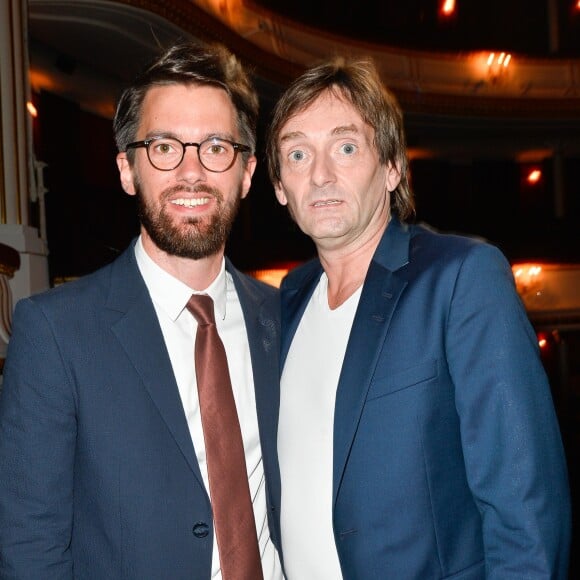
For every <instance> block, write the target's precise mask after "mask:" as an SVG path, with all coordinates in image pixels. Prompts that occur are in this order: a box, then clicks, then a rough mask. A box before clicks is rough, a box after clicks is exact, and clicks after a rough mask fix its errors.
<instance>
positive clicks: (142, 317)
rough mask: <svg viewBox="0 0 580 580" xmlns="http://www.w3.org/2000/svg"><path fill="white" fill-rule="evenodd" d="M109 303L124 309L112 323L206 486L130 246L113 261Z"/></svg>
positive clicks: (147, 293)
mask: <svg viewBox="0 0 580 580" xmlns="http://www.w3.org/2000/svg"><path fill="white" fill-rule="evenodd" d="M107 307H108V308H110V309H112V310H116V311H118V312H120V313H123V316H122V317H121V318H119V319H118V320H117V322H115V324H113V326H112V331H113V333H114V334H115V336H116V337H117V339H118V340H119V343H120V345H121V346H122V348H123V349H124V351H125V353H126V354H127V356H128V357H129V358H130V359H131V361H132V363H133V366H134V367H135V370H136V372H137V374H138V375H139V378H140V380H141V382H142V384H143V386H144V387H145V390H146V391H147V393H148V394H149V396H150V397H151V400H152V401H153V403H154V404H155V406H156V407H157V409H158V411H159V413H160V415H161V417H162V418H163V420H164V422H165V424H166V425H167V428H168V429H169V431H170V432H171V434H172V436H173V438H174V439H175V442H176V444H177V445H178V447H179V449H180V450H181V453H182V454H183V456H184V458H185V460H186V461H187V463H188V464H189V466H190V468H191V470H192V471H193V473H194V475H195V476H196V477H197V479H198V480H199V483H200V485H201V486H202V487H204V483H203V479H202V477H201V472H200V470H199V465H198V463H197V458H196V455H195V450H194V448H193V443H192V441H191V435H190V433H189V428H188V426H187V420H186V418H185V413H184V411H183V405H182V403H181V398H180V396H179V390H178V387H177V383H176V381H175V376H174V374H173V369H172V367H171V361H170V359H169V354H168V353H167V348H166V346H165V341H164V340H163V334H162V332H161V327H160V326H159V321H158V319H157V314H156V313H155V308H154V306H153V303H152V301H151V298H150V297H149V292H148V291H147V287H146V286H145V282H144V281H143V279H142V278H141V274H140V273H139V269H138V267H137V262H136V260H135V256H134V250H133V246H131V247H130V248H129V249H128V250H127V252H125V254H124V255H123V256H121V257H120V258H119V260H117V262H116V263H115V264H114V265H113V273H112V276H111V291H110V295H109V300H108V303H107Z"/></svg>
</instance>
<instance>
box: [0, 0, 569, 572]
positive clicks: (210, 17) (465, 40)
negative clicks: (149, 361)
mask: <svg viewBox="0 0 580 580" xmlns="http://www.w3.org/2000/svg"><path fill="white" fill-rule="evenodd" d="M187 38H198V39H202V40H206V41H221V42H223V43H225V44H226V45H227V46H229V47H230V49H232V50H233V51H234V52H235V53H236V54H237V55H238V56H239V57H240V59H241V60H242V61H243V62H244V63H245V64H246V65H247V66H248V67H249V68H250V69H251V71H252V73H253V77H254V80H255V82H256V86H257V87H258V90H259V93H260V102H261V115H260V126H259V144H258V158H259V161H260V163H259V167H258V170H257V172H256V175H255V178H254V181H253V185H252V189H251V192H250V195H249V197H248V198H247V199H246V200H245V201H244V203H243V204H242V209H241V214H240V217H239V219H238V221H237V223H236V226H235V228H234V231H233V233H232V236H231V240H230V242H229V246H228V254H229V255H230V257H231V258H232V259H233V261H234V263H235V264H236V265H237V266H238V267H240V268H241V269H243V270H246V271H248V272H250V273H253V274H254V275H256V276H260V277H263V278H264V279H267V280H270V281H272V282H273V283H277V281H278V280H279V278H280V276H281V275H283V273H284V272H285V271H287V269H288V268H291V267H293V266H294V265H296V264H298V263H300V262H302V261H304V260H306V259H308V258H310V257H311V256H313V255H314V248H313V246H312V244H311V243H310V242H309V240H308V239H307V238H306V237H305V236H303V235H302V234H301V232H300V231H299V230H298V228H297V227H296V226H295V225H294V224H293V223H292V221H291V220H290V219H289V218H288V216H287V214H286V210H285V209H284V208H281V207H280V206H278V204H277V202H276V201H275V198H274V194H273V189H272V186H271V184H270V183H269V180H268V178H267V174H266V170H265V163H264V159H263V145H264V139H263V136H264V129H265V127H266V126H267V124H268V122H269V117H270V112H271V109H272V107H273V105H274V103H275V102H276V100H277V98H278V96H279V94H280V93H281V91H283V90H284V88H285V87H286V86H287V84H288V82H289V81H290V80H292V79H293V78H294V77H295V76H297V75H298V74H299V73H300V72H301V71H302V70H304V68H305V67H307V66H310V65H312V64H314V63H315V62H317V61H318V60H320V59H322V58H325V57H328V56H331V55H335V54H348V55H360V56H370V57H372V58H374V59H375V61H376V63H377V64H378V66H379V69H380V71H381V75H382V77H383V79H384V81H385V83H386V84H387V85H388V86H389V87H390V88H391V90H392V91H393V92H394V93H395V95H396V96H397V98H398V99H399V101H400V103H401V106H402V108H403V110H404V114H405V127H406V131H407V139H408V145H409V156H410V159H411V176H412V185H413V189H414V192H415V195H416V200H417V221H420V222H426V223H428V224H429V225H430V226H432V227H434V228H438V229H442V230H447V231H454V232H459V233H465V234H470V235H475V236H479V237H483V238H486V239H487V240H489V241H490V242H492V243H493V244H496V245H497V246H499V247H500V248H501V249H502V250H503V252H504V253H505V254H506V256H507V257H508V259H509V260H510V261H511V263H512V264H513V269H514V275H515V278H516V281H517V284H518V290H519V291H520V294H521V295H522V298H523V300H524V303H525V305H526V307H527V309H528V313H529V315H530V319H531V320H532V322H533V324H534V326H535V328H536V331H537V333H538V344H539V346H540V349H541V352H542V356H543V360H544V364H545V367H546V370H547V371H548V374H549V376H550V380H551V383H552V389H553V394H554V400H555V403H556V407H557V410H558V415H559V418H560V425H561V427H562V432H563V435H564V440H565V445H566V451H567V454H568V459H569V467H570V478H571V485H572V489H573V496H574V510H575V512H576V503H577V502H578V501H579V500H580V497H578V499H577V496H580V493H579V492H578V488H579V485H578V473H577V470H578V466H580V461H579V460H580V227H579V224H578V221H579V218H580V0H508V1H506V0H488V1H483V2H481V1H480V2H476V1H475V0H402V1H395V0H382V1H378V0H377V1H375V2H372V1H368V0H360V1H358V2H356V3H354V2H345V1H343V0H332V1H331V0H318V1H317V2H302V3H300V2H299V3H295V2H283V1H281V0H165V1H164V2H159V1H157V0H2V3H1V4H0V83H1V85H0V86H1V93H0V109H1V116H0V132H1V133H2V141H1V142H0V347H2V348H3V347H4V346H5V344H6V343H7V341H8V340H9V336H10V319H11V309H12V304H13V302H14V301H15V300H17V299H18V298H20V297H22V296H26V295H29V294H30V293H32V292H36V291H39V290H42V289H44V288H47V287H49V286H54V285H56V284H60V283H63V282H66V281H67V280H70V279H73V278H76V277H78V276H81V275H83V274H86V273H89V272H91V271H93V270H95V269H96V268H98V267H100V266H102V265H103V264H105V263H107V262H109V261H111V260H112V259H114V258H115V257H116V256H117V255H118V254H119V253H120V252H121V251H122V250H123V249H125V248H126V246H127V245H128V244H129V242H130V240H131V239H132V238H133V237H134V236H135V235H136V234H137V232H138V223H137V220H136V217H135V208H134V200H133V198H131V197H129V196H127V195H126V194H124V192H123V191H122V189H121V187H120V184H119V180H118V175H117V168H116V164H115V155H116V150H115V146H114V142H113V135H112V124H111V120H112V117H113V114H114V110H115V103H116V100H117V98H118V97H119V95H120V92H121V90H122V89H123V88H124V86H125V85H126V84H127V83H129V82H130V81H131V80H132V78H133V77H134V75H135V74H136V73H137V71H139V70H140V69H141V68H142V67H143V66H144V65H145V64H147V63H148V62H149V61H150V60H151V59H152V58H153V57H154V56H155V55H156V54H157V53H158V52H159V51H160V50H161V49H162V48H163V47H165V46H167V45H169V44H171V43H173V42H175V41H176V40H178V39H187ZM2 348H0V350H2ZM2 352H3V351H2ZM2 352H0V362H1V359H2ZM577 519H578V518H576V517H575V521H576V520H577ZM578 536H579V534H578V533H576V532H575V539H574V548H573V558H572V565H571V572H570V578H575V577H580V576H578V574H579V573H580V567H579V562H577V560H578V557H577V556H576V555H575V551H576V550H577V545H578V539H577V538H578Z"/></svg>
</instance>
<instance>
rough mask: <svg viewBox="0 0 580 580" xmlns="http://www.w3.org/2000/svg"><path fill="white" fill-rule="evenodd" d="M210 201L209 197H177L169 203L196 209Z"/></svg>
mask: <svg viewBox="0 0 580 580" xmlns="http://www.w3.org/2000/svg"><path fill="white" fill-rule="evenodd" d="M210 199H211V198H209V197H177V198H175V199H172V200H170V203H172V204H173V205H179V206H182V207H197V206H199V205H205V204H207V203H209V200H210Z"/></svg>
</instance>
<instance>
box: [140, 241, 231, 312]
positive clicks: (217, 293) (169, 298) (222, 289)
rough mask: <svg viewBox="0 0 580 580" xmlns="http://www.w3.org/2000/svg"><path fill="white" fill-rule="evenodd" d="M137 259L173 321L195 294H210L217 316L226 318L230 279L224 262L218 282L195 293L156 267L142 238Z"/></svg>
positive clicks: (149, 286) (151, 291) (155, 299)
mask: <svg viewBox="0 0 580 580" xmlns="http://www.w3.org/2000/svg"><path fill="white" fill-rule="evenodd" d="M135 258H136V260H137V265H138V267H139V271H140V272H141V275H142V276H143V280H144V281H145V285H146V286H147V289H148V290H149V294H150V296H151V299H152V300H153V302H155V304H156V305H157V306H158V307H160V308H161V309H162V310H163V311H164V312H165V313H166V314H167V316H168V317H169V318H170V319H171V320H173V321H174V322H175V321H176V320H177V318H178V317H179V315H180V314H181V313H182V312H183V309H184V308H185V306H186V305H187V301H188V300H189V299H190V298H191V295H192V294H207V295H208V296H210V297H211V298H212V300H213V302H214V310H215V313H216V316H219V317H220V318H221V319H222V320H224V319H225V317H226V297H227V287H226V284H227V276H226V266H225V259H223V258H222V265H221V268H220V271H219V273H218V275H217V276H216V278H215V280H214V281H213V282H212V283H211V284H210V285H209V286H208V287H207V288H206V289H205V290H201V291H198V290H193V289H192V288H190V287H189V286H188V285H187V284H184V283H183V282H182V281H181V280H178V279H177V278H175V277H174V276H172V275H171V274H169V272H166V271H165V270H164V269H163V268H161V267H160V266H159V265H157V264H156V263H155V262H154V261H153V260H152V259H151V257H150V256H149V254H148V253H147V252H146V251H145V248H144V247H143V242H142V240H141V236H139V238H138V239H137V243H136V244H135Z"/></svg>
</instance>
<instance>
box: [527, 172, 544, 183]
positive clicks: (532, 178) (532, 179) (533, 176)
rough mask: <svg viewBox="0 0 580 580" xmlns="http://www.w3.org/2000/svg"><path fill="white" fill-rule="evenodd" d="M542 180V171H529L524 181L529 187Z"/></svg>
mask: <svg viewBox="0 0 580 580" xmlns="http://www.w3.org/2000/svg"><path fill="white" fill-rule="evenodd" d="M540 179H542V171H541V170H540V169H531V170H530V171H529V173H528V175H527V177H526V181H527V182H528V183H529V184H530V185H536V183H538V182H539V181H540Z"/></svg>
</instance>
